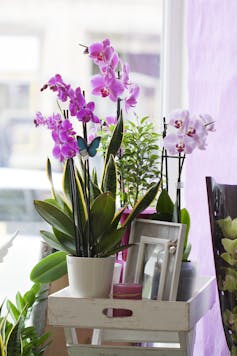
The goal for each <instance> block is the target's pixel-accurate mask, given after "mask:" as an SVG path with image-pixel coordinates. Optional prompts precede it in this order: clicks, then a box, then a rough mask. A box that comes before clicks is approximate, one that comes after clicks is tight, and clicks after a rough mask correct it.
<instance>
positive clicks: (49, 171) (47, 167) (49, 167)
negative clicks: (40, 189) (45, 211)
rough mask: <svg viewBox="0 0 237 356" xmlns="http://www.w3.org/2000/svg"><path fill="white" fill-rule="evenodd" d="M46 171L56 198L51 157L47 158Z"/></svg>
mask: <svg viewBox="0 0 237 356" xmlns="http://www.w3.org/2000/svg"><path fill="white" fill-rule="evenodd" d="M46 173H47V176H48V179H49V182H50V184H51V192H52V196H53V197H54V199H56V194H55V189H54V184H53V177H52V168H51V162H50V159H49V158H48V159H47V164H46Z"/></svg>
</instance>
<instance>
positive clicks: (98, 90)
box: [31, 39, 159, 297]
mask: <svg viewBox="0 0 237 356" xmlns="http://www.w3.org/2000/svg"><path fill="white" fill-rule="evenodd" d="M84 52H85V54H86V55H87V56H88V57H89V59H90V60H92V61H93V62H94V64H96V65H97V67H98V70H99V73H98V74H97V75H95V76H93V77H92V79H91V85H92V91H91V93H92V94H93V95H97V96H100V97H101V98H102V99H103V100H106V99H107V100H111V101H112V102H114V103H115V104H116V116H117V125H116V126H115V128H114V131H113V134H112V137H111V140H110V142H109V144H108V147H107V150H106V153H105V157H104V168H103V173H102V176H101V178H100V179H99V177H98V175H97V173H96V171H92V172H91V168H90V161H91V159H93V158H94V157H95V156H96V154H97V149H98V147H99V145H100V140H101V137H100V136H95V137H91V135H90V132H89V129H90V127H94V126H96V125H99V126H100V122H101V120H100V119H99V118H98V116H97V115H96V114H95V110H96V108H95V103H94V102H93V101H89V102H88V101H87V100H86V97H85V93H84V91H83V90H82V89H81V88H80V87H77V88H76V89H73V88H72V87H71V85H70V84H67V83H65V82H64V81H63V79H62V77H61V75H59V74H57V75H55V76H54V77H52V78H51V79H50V80H49V81H48V82H47V83H46V84H45V85H44V86H43V87H42V89H41V90H42V91H44V90H46V89H49V90H51V91H53V92H54V93H55V94H57V100H58V107H59V112H58V113H57V114H53V115H51V116H49V117H45V116H44V115H43V114H42V113H40V112H38V113H37V114H36V118H35V120H34V122H35V125H36V126H37V127H38V126H45V127H46V128H48V129H49V130H50V131H51V134H52V138H53V141H54V147H53V156H54V157H55V158H56V159H58V160H59V161H60V162H61V163H62V164H63V165H64V172H63V192H62V194H60V193H58V192H56V191H55V188H54V185H53V175H52V170H51V163H50V161H49V160H48V163H47V173H48V177H49V181H50V184H51V191H52V197H51V198H50V199H46V200H45V201H35V202H34V204H35V208H36V210H37V212H38V213H39V214H40V215H41V217H42V218H43V219H44V220H46V222H47V223H49V224H50V225H51V227H52V232H49V231H41V232H40V233H41V236H42V237H43V238H44V240H45V241H46V242H47V243H48V244H49V245H50V246H52V247H53V248H55V249H56V250H57V252H55V253H53V254H51V255H50V256H47V257H45V258H44V259H43V260H41V261H40V262H39V263H38V264H37V265H36V266H35V267H34V268H33V270H32V272H31V279H32V280H33V281H35V282H36V281H37V282H42V283H48V282H52V281H53V280H55V279H57V278H59V277H61V276H62V275H64V274H65V273H66V272H67V271H68V274H69V284H71V288H72V290H73V291H74V292H75V293H76V294H77V295H79V296H83V297H84V296H97V297H101V296H107V295H108V293H109V290H110V284H111V282H112V275H113V264H114V255H115V254H116V253H118V251H121V250H123V249H126V248H128V247H129V245H127V246H121V240H122V237H123V234H124V231H125V229H126V228H127V226H129V225H130V223H131V222H132V220H133V219H134V218H135V217H136V216H137V215H138V214H139V213H140V212H141V211H143V210H144V209H145V208H146V207H147V206H149V205H150V203H151V202H152V201H153V199H154V198H155V196H156V194H157V192H158V187H159V184H158V183H157V184H155V185H153V186H151V187H150V188H149V189H148V191H147V192H146V193H145V194H144V195H143V197H142V198H141V199H140V200H139V201H138V202H137V203H136V205H135V206H134V208H133V209H132V211H131V212H130V214H129V216H128V217H127V219H126V221H125V222H124V223H123V224H122V226H121V225H120V217H121V215H122V213H123V211H124V209H125V207H124V208H123V209H119V211H117V212H116V192H117V183H118V178H117V165H116V162H115V156H116V154H117V152H118V151H119V149H120V146H121V142H122V139H123V131H124V129H123V126H124V125H123V106H124V107H125V110H126V111H128V110H129V109H130V108H131V107H133V106H135V105H136V102H137V97H138V93H139V88H138V86H137V85H136V84H134V83H132V82H131V81H130V79H129V66H128V64H126V63H122V61H121V59H120V58H119V56H118V54H117V52H116V51H115V50H114V48H113V47H112V46H111V44H110V41H109V40H108V39H105V40H104V41H103V42H99V43H94V44H92V45H90V46H88V47H86V48H85V51H84ZM65 105H67V108H66V109H65V108H63V107H62V106H65ZM73 120H75V121H76V122H79V123H81V125H82V132H83V135H78V134H77V133H76V131H75V129H74V126H73V122H74V121H73ZM111 256H112V258H111ZM78 261H79V262H78ZM97 263H99V266H98V265H97ZM104 263H106V266H105V269H104V270H103V271H102V264H103V265H104ZM107 263H108V265H107ZM75 264H80V265H81V264H83V268H84V265H85V264H86V265H87V267H86V268H88V270H87V272H85V270H83V272H82V275H81V276H80V283H78V277H74V276H72V275H71V272H73V271H74V268H76V267H75ZM92 269H93V270H92ZM89 271H91V273H93V274H95V272H100V276H98V277H96V278H95V276H94V275H93V281H95V280H97V281H98V283H99V286H100V287H101V286H102V285H104V284H105V283H104V282H105V280H106V279H107V280H108V284H107V286H105V290H103V291H100V292H98V290H96V291H95V290H93V289H94V285H92V284H93V283H92V278H90V276H89ZM83 280H84V282H85V285H86V287H90V288H92V290H90V291H89V290H87V291H86V292H84V291H81V290H79V288H81V287H82V286H83Z"/></svg>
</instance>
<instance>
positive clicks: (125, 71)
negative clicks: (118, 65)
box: [121, 63, 130, 88]
mask: <svg viewBox="0 0 237 356" xmlns="http://www.w3.org/2000/svg"><path fill="white" fill-rule="evenodd" d="M129 73H130V68H129V65H128V63H123V65H122V75H121V81H122V83H123V85H124V87H125V88H128V87H129Z"/></svg>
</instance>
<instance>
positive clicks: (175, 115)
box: [168, 109, 189, 129]
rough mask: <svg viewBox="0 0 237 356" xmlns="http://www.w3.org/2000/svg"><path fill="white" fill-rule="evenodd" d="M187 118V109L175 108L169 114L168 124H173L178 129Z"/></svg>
mask: <svg viewBox="0 0 237 356" xmlns="http://www.w3.org/2000/svg"><path fill="white" fill-rule="evenodd" d="M188 118H189V111H188V110H181V109H178V110H175V111H172V112H171V113H170V114H169V116H168V120H169V125H171V126H174V127H175V128H176V129H180V128H182V127H183V125H184V122H185V121H186V120H187V119H188Z"/></svg>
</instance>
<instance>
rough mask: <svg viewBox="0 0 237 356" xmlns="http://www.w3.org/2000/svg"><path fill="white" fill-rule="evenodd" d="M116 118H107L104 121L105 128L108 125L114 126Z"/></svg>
mask: <svg viewBox="0 0 237 356" xmlns="http://www.w3.org/2000/svg"><path fill="white" fill-rule="evenodd" d="M117 121H118V120H117V118H116V117H115V116H107V117H106V119H105V123H106V125H107V126H110V125H116V124H117Z"/></svg>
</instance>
